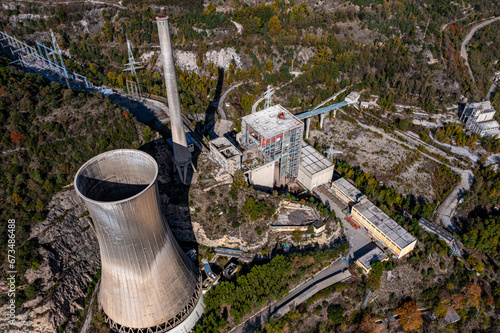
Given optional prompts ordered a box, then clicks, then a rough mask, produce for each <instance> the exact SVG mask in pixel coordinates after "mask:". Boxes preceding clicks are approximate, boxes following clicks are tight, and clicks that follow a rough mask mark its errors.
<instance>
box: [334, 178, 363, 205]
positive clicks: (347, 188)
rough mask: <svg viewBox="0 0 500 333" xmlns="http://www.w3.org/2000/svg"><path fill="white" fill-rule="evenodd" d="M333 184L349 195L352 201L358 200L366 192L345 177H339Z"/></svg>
mask: <svg viewBox="0 0 500 333" xmlns="http://www.w3.org/2000/svg"><path fill="white" fill-rule="evenodd" d="M333 184H334V185H335V186H336V187H337V188H338V189H339V190H340V191H342V193H343V194H344V195H346V196H347V197H349V198H350V199H351V200H352V201H354V202H357V201H358V200H359V199H360V198H362V197H363V196H364V194H363V193H362V192H361V191H360V190H358V189H357V188H356V187H355V186H354V185H352V184H351V183H349V181H348V180H347V179H345V178H340V179H337V180H336V181H334V182H333Z"/></svg>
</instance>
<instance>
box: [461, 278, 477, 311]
mask: <svg viewBox="0 0 500 333" xmlns="http://www.w3.org/2000/svg"><path fill="white" fill-rule="evenodd" d="M463 294H464V296H465V298H466V299H467V301H468V302H469V304H470V305H471V306H473V307H475V308H477V307H478V306H479V298H481V286H480V285H479V284H477V283H469V284H468V285H467V287H465V288H464V289H463Z"/></svg>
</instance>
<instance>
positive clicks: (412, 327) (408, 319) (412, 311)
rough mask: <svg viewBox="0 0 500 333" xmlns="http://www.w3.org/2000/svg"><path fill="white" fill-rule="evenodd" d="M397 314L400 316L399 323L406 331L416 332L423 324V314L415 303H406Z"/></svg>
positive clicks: (398, 309)
mask: <svg viewBox="0 0 500 333" xmlns="http://www.w3.org/2000/svg"><path fill="white" fill-rule="evenodd" d="M396 313H397V314H398V315H399V323H400V324H401V326H403V328H404V329H405V331H416V330H418V329H419V328H420V327H421V326H422V324H423V320H422V313H421V312H420V309H419V308H418V307H417V304H415V301H410V302H406V303H405V304H403V305H402V306H401V307H399V308H397V310H396Z"/></svg>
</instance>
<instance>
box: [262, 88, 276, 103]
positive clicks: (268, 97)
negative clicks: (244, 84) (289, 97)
mask: <svg viewBox="0 0 500 333" xmlns="http://www.w3.org/2000/svg"><path fill="white" fill-rule="evenodd" d="M274 90H275V89H274V88H271V86H270V85H268V86H267V90H266V93H265V94H264V97H265V99H266V103H265V104H264V108H265V109H267V108H270V107H271V97H272V96H273V95H274Z"/></svg>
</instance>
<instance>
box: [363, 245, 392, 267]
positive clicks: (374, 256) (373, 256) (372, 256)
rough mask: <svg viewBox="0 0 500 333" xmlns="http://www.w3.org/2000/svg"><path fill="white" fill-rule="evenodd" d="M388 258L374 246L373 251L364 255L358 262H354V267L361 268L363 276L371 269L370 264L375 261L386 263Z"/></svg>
mask: <svg viewBox="0 0 500 333" xmlns="http://www.w3.org/2000/svg"><path fill="white" fill-rule="evenodd" d="M387 260H389V257H388V256H387V254H385V252H384V251H382V249H381V248H379V247H378V246H376V247H375V248H374V249H373V250H371V251H369V252H367V253H365V254H364V255H362V256H361V257H359V259H358V260H356V265H358V266H359V267H361V268H362V269H363V271H364V272H365V274H368V273H369V272H370V271H371V269H372V264H374V263H376V262H377V261H387Z"/></svg>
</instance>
